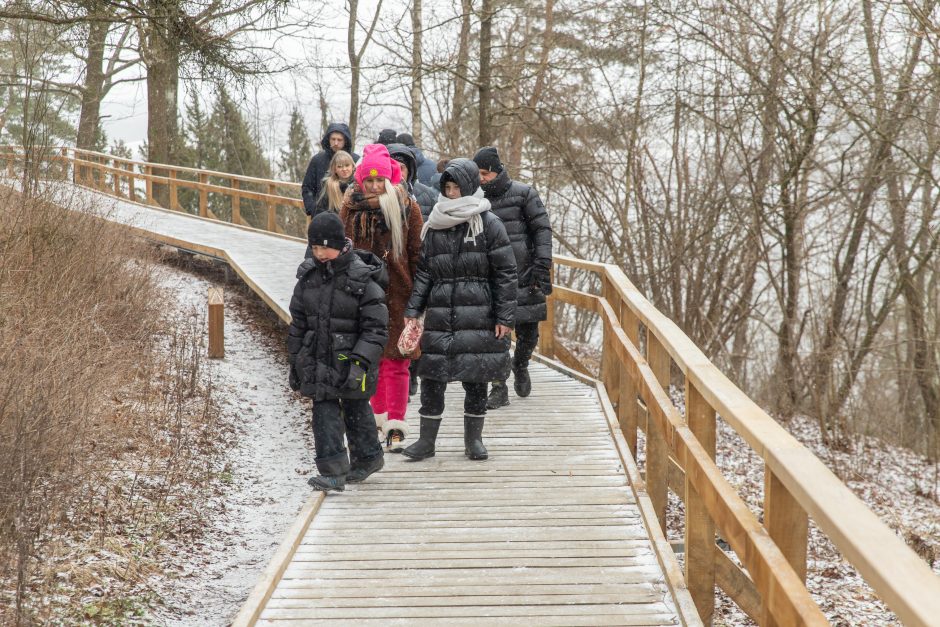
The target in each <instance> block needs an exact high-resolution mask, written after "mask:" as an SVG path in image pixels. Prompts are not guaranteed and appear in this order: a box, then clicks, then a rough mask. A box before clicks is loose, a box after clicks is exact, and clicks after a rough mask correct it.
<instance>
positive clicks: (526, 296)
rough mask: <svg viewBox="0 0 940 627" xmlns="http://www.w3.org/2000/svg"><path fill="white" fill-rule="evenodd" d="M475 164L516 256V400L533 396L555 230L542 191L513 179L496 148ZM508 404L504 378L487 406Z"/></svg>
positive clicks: (482, 153)
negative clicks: (532, 367) (532, 370)
mask: <svg viewBox="0 0 940 627" xmlns="http://www.w3.org/2000/svg"><path fill="white" fill-rule="evenodd" d="M473 161H474V163H476V164H477V166H478V167H479V168H480V183H481V187H482V188H483V194H484V196H485V197H486V199H487V200H489V201H490V206H491V210H492V212H493V213H495V214H496V215H497V216H499V219H500V220H502V221H503V224H504V225H505V226H506V233H508V234H509V241H511V242H512V250H513V252H514V253H515V257H516V271H517V272H518V275H519V292H518V298H517V302H518V305H517V307H516V352H515V354H514V355H513V359H512V373H513V388H514V389H515V391H516V395H517V396H520V397H526V396H528V395H529V394H531V393H532V381H531V379H530V378H529V359H530V358H531V357H532V352H533V351H534V350H535V347H536V346H537V345H538V342H539V322H540V321H541V320H545V318H546V317H547V313H548V310H547V307H546V305H545V296H546V295H548V294H551V292H552V281H551V269H552V225H551V223H550V222H549V220H548V213H546V211H545V205H543V204H542V200H541V199H540V198H539V194H538V192H537V191H535V189H534V188H533V187H531V186H530V185H526V184H524V183H519V182H516V181H513V180H511V179H510V178H509V173H508V172H507V171H506V168H504V167H503V164H502V162H501V161H500V159H499V153H498V152H497V150H496V148H495V147H493V146H486V147H485V148H481V149H480V150H478V151H477V153H476V154H475V155H474V156H473ZM508 404H509V390H508V388H507V387H506V377H503V378H502V379H495V380H494V381H493V387H492V390H491V391H490V396H489V399H488V400H487V407H488V408H489V409H496V408H497V407H502V406H504V405H508Z"/></svg>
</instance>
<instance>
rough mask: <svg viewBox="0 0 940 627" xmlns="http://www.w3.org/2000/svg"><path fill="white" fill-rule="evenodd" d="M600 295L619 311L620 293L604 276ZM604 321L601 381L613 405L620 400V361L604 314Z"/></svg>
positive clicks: (612, 334)
mask: <svg viewBox="0 0 940 627" xmlns="http://www.w3.org/2000/svg"><path fill="white" fill-rule="evenodd" d="M601 282H602V283H601V285H602V287H601V297H602V298H604V299H605V300H606V301H607V302H608V304H610V306H611V307H613V309H614V311H617V312H619V311H620V295H619V294H617V292H616V290H614V289H613V286H612V285H611V284H610V281H608V280H607V278H606V277H602V279H601ZM603 323H604V344H603V347H602V353H601V382H602V383H603V384H604V389H605V390H607V396H608V397H609V398H610V401H611V403H613V404H614V405H615V406H616V405H617V404H618V403H619V402H620V361H619V360H618V359H617V351H616V348H615V347H614V342H616V341H617V338H616V337H615V336H614V330H613V326H612V323H611V321H610V320H608V319H607V317H606V316H604V317H603Z"/></svg>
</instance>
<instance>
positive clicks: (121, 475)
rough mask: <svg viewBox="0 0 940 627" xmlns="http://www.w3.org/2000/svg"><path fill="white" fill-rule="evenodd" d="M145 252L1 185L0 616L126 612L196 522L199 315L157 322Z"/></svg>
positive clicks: (213, 415) (205, 443) (210, 449)
mask: <svg viewBox="0 0 940 627" xmlns="http://www.w3.org/2000/svg"><path fill="white" fill-rule="evenodd" d="M154 261H155V258H154V254H153V252H152V249H151V248H150V247H148V246H147V245H145V244H143V243H141V242H139V241H137V240H135V239H133V238H132V237H131V236H130V235H128V234H127V232H126V231H123V230H121V229H120V228H119V227H114V226H110V225H109V224H107V223H105V222H103V221H102V220H100V219H98V218H96V217H94V216H92V215H88V214H84V213H80V212H74V211H68V210H64V209H61V208H59V207H56V206H53V205H51V204H49V203H46V202H44V201H43V200H42V199H30V200H25V199H23V198H22V197H21V196H19V195H18V194H15V193H12V192H9V191H4V190H0V563H3V564H10V565H11V568H10V569H6V570H4V571H3V572H0V623H4V624H6V623H8V622H17V623H21V624H29V623H38V622H44V621H46V620H49V619H50V617H51V616H56V615H59V617H60V618H61V616H62V614H63V613H64V614H69V613H72V614H73V618H79V617H81V618H94V619H95V620H100V619H102V618H104V617H110V618H111V619H114V620H117V621H122V620H124V619H126V618H129V617H132V616H134V615H135V614H138V613H139V611H140V606H141V605H142V604H146V601H145V600H134V601H131V602H129V601H128V599H127V597H126V596H125V595H124V593H125V592H126V591H127V590H129V589H131V588H132V587H133V586H134V585H136V584H140V583H141V582H143V581H145V580H146V578H147V577H148V576H150V575H151V574H152V572H153V570H154V563H155V562H154V559H153V558H154V556H155V554H156V553H157V552H158V551H159V549H160V546H161V542H162V540H163V539H164V538H165V537H167V536H168V535H179V534H186V533H188V534H194V533H196V532H195V531H194V530H195V529H196V528H198V526H199V524H198V523H199V520H198V505H197V504H198V494H197V493H198V490H199V487H200V486H204V485H206V482H207V479H208V478H209V477H211V475H212V472H213V459H214V450H215V441H216V431H217V429H218V422H217V411H216V410H215V408H214V406H213V403H212V396H211V381H209V380H208V377H207V374H206V372H205V369H204V368H202V367H201V364H202V355H203V354H204V346H203V344H202V342H203V339H202V336H203V334H202V325H203V320H202V319H200V316H199V313H198V312H190V313H189V314H188V315H186V316H183V317H182V320H183V324H177V322H178V320H175V321H173V323H172V324H168V322H169V321H168V319H167V316H166V314H165V313H164V312H165V304H166V303H165V302H164V297H163V295H162V292H161V290H160V288H159V287H158V284H157V277H156V272H157V265H156V264H155V263H154ZM96 589H97V590H100V592H101V593H100V595H96V596H98V597H100V599H101V603H97V602H94V603H88V602H87V598H86V599H85V600H84V601H82V600H81V597H82V595H86V597H87V594H88V592H89V590H91V591H92V594H95V590H96ZM50 599H53V600H52V602H50Z"/></svg>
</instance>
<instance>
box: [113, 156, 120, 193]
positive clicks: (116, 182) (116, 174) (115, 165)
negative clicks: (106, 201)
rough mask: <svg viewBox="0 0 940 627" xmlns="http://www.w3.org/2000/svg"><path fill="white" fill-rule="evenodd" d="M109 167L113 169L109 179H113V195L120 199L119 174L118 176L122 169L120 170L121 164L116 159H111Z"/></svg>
mask: <svg viewBox="0 0 940 627" xmlns="http://www.w3.org/2000/svg"><path fill="white" fill-rule="evenodd" d="M111 167H112V168H113V170H111V178H112V179H113V182H114V195H115V196H117V197H118V198H120V197H121V174H120V170H121V169H122V168H121V162H120V161H118V160H117V159H116V158H115V159H112V160H111Z"/></svg>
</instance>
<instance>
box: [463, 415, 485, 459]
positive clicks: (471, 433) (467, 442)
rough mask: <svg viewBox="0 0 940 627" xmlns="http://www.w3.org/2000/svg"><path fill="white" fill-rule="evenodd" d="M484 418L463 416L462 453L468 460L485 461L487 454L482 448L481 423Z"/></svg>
mask: <svg viewBox="0 0 940 627" xmlns="http://www.w3.org/2000/svg"><path fill="white" fill-rule="evenodd" d="M485 419H486V418H485V417H484V416H470V415H467V414H465V415H464V417H463V445H464V447H465V448H464V453H465V454H466V455H467V457H469V458H470V459H475V460H476V459H486V458H487V457H489V453H487V451H486V447H485V446H483V421H484V420H485Z"/></svg>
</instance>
